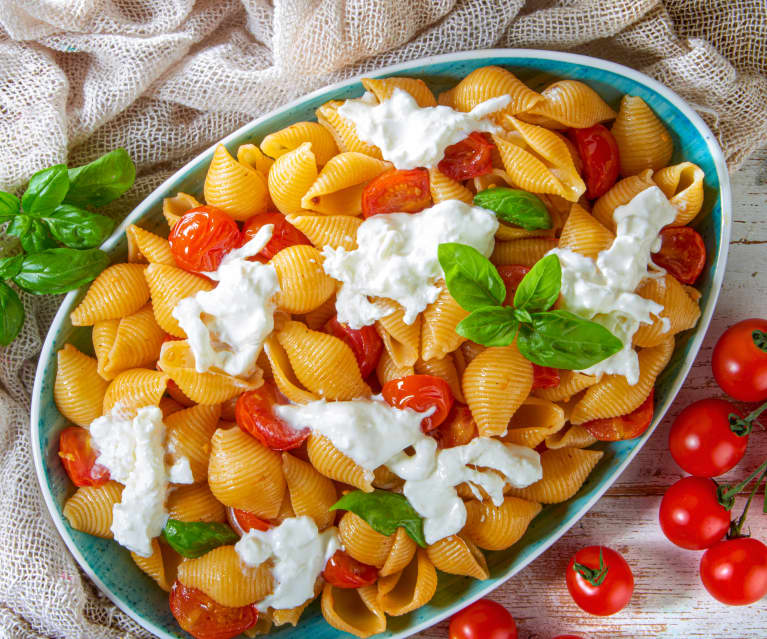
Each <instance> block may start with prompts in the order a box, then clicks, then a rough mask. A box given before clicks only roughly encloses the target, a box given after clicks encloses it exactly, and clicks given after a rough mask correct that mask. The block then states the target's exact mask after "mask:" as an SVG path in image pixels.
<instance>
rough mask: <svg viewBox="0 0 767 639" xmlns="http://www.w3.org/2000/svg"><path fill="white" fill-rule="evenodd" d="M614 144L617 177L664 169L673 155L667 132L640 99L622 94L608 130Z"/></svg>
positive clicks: (672, 147)
mask: <svg viewBox="0 0 767 639" xmlns="http://www.w3.org/2000/svg"><path fill="white" fill-rule="evenodd" d="M611 132H612V134H613V137H614V138H615V141H616V142H617V144H618V158H619V160H620V165H621V175H623V176H624V177H626V176H629V175H637V174H638V173H641V172H642V171H644V170H645V169H652V170H653V171H657V170H658V169H661V168H663V167H664V166H667V165H668V163H669V160H670V159H671V154H672V153H673V152H674V142H673V141H672V140H671V135H670V134H669V132H668V129H666V127H665V126H664V125H663V123H662V122H661V121H660V120H659V119H658V116H656V115H655V114H654V113H653V111H652V109H651V108H650V107H649V106H647V104H645V101H644V100H643V99H642V98H639V97H635V96H631V95H624V96H623V99H622V100H621V108H620V111H619V112H618V117H617V118H616V120H615V122H614V123H613V127H612V129H611Z"/></svg>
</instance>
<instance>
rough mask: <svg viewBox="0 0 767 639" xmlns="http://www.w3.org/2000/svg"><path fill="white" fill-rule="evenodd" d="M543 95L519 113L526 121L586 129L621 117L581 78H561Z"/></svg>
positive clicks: (546, 125)
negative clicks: (535, 102)
mask: <svg viewBox="0 0 767 639" xmlns="http://www.w3.org/2000/svg"><path fill="white" fill-rule="evenodd" d="M541 97H542V98H543V99H542V100H540V101H539V102H538V103H537V104H534V105H533V106H532V107H530V108H529V109H527V110H526V111H525V112H524V113H520V114H519V118H520V119H521V120H524V121H525V122H530V123H532V124H539V125H541V126H545V127H548V128H550V129H569V128H575V129H586V128H588V127H592V126H594V125H595V124H598V123H599V122H604V121H605V120H612V119H614V118H615V117H616V116H617V113H615V111H613V110H612V109H611V108H610V107H609V105H608V104H607V103H606V102H605V101H604V100H603V99H602V98H601V97H599V94H598V93H597V92H596V91H594V89H592V88H591V87H590V86H588V85H587V84H584V83H583V82H579V81H578V80H559V81H558V82H554V83H553V84H550V85H549V86H547V87H546V88H545V89H544V90H543V91H541Z"/></svg>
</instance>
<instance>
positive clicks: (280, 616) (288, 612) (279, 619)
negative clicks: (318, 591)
mask: <svg viewBox="0 0 767 639" xmlns="http://www.w3.org/2000/svg"><path fill="white" fill-rule="evenodd" d="M317 587H318V588H319V587H320V586H319V585H318V586H317ZM312 600H313V598H312V599H308V600H307V601H305V602H304V603H302V604H301V605H300V606H296V607H295V608H287V609H283V610H272V621H274V625H275V626H285V625H287V624H290V625H291V626H293V627H294V628H295V627H296V625H297V624H298V621H299V619H300V618H301V615H302V614H303V613H304V610H306V608H307V607H308V606H309V604H310V603H312Z"/></svg>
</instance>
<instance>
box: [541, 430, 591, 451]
mask: <svg viewBox="0 0 767 639" xmlns="http://www.w3.org/2000/svg"><path fill="white" fill-rule="evenodd" d="M545 442H546V448H550V449H557V448H588V447H589V446H591V445H592V444H595V443H596V442H597V438H596V437H594V435H592V434H591V433H590V432H589V431H587V430H586V429H585V428H584V427H583V426H579V425H570V426H568V427H567V428H563V429H562V430H560V431H559V432H558V433H554V434H553V435H549V436H548V437H547V438H546V439H545Z"/></svg>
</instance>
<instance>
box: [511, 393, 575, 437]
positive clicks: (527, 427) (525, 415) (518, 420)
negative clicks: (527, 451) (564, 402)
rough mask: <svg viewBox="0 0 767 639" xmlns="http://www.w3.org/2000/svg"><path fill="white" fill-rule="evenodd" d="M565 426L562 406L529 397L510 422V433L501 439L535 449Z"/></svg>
mask: <svg viewBox="0 0 767 639" xmlns="http://www.w3.org/2000/svg"><path fill="white" fill-rule="evenodd" d="M564 425H565V412H564V411H563V410H562V408H561V407H560V406H557V405H556V404H554V403H553V402H550V401H548V400H546V399H540V398H539V397H532V396H531V397H528V398H527V399H526V400H525V401H524V402H522V405H521V406H520V407H519V408H518V409H517V411H516V412H515V413H514V415H512V417H511V420H509V431H508V433H506V435H504V436H503V437H502V438H501V439H502V440H503V441H505V442H511V443H512V444H519V445H520V446H527V447H528V448H535V447H536V446H538V444H540V443H541V442H542V441H543V440H544V439H546V437H548V436H549V435H553V434H554V433H556V432H557V431H559V430H561V429H562V427H563V426H564Z"/></svg>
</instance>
